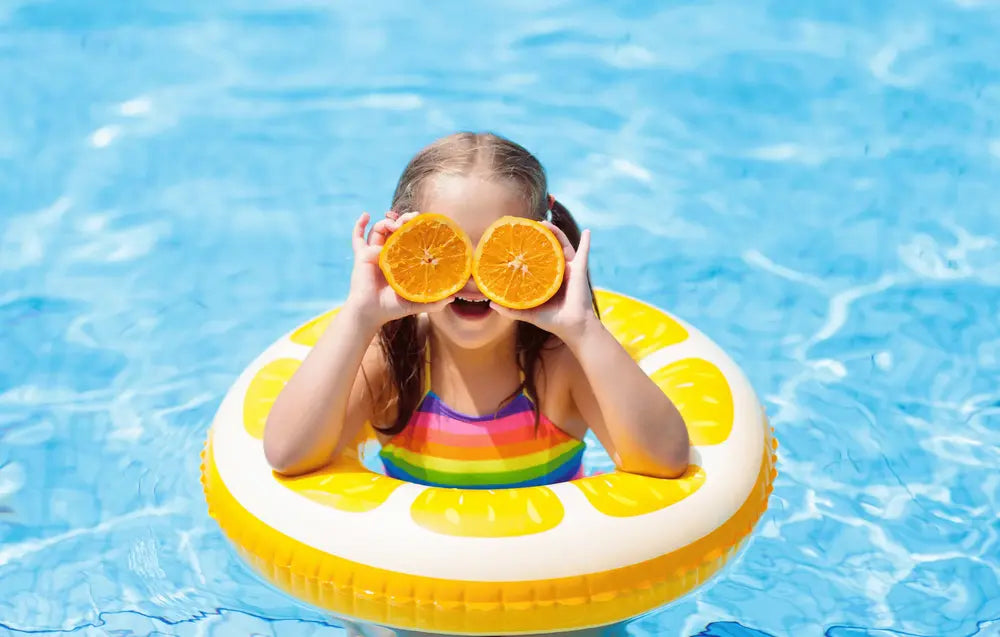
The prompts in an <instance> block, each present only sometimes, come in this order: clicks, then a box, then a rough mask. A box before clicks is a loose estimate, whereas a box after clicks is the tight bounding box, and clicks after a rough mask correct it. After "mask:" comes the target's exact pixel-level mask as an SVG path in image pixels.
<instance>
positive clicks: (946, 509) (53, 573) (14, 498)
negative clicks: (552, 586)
mask: <svg viewBox="0 0 1000 637" xmlns="http://www.w3.org/2000/svg"><path fill="white" fill-rule="evenodd" d="M428 6H430V5H428ZM998 33H1000V5H998V4H997V3H996V2H991V1H988V0H987V1H974V0H962V1H956V2H928V1H924V0H915V1H913V2H906V3H902V2H897V3H874V2H855V3H848V2H834V1H832V0H829V1H827V2H819V1H809V2H796V3H792V2H770V3H767V2H764V3H745V2H736V1H735V0H722V1H718V2H703V3H687V2H678V3H669V4H668V3H654V2H638V1H625V2H617V3H600V2H595V1H593V0H591V1H589V2H572V3H571V2H566V1H546V2H539V3H536V2H524V1H518V0H505V1H502V2H493V3H482V4H480V5H477V8H476V10H475V11H473V10H471V9H470V8H469V6H468V5H466V4H464V3H457V2H442V3H434V4H433V9H430V8H426V7H425V9H424V10H418V9H417V8H416V5H414V4H411V3H403V2H387V3H360V2H337V3H320V2H312V1H310V0H291V1H285V2H277V1H276V0H270V1H269V0H252V1H248V2H233V1H232V0H222V1H219V2H193V1H191V0H177V1H176V2H171V3H154V2H150V1H149V0H134V1H132V2H127V3H112V2H89V3H84V2H75V1H73V0H48V1H29V0H8V1H7V2H4V3H2V4H0V634H10V635H22V634H33V635H59V634H64V633H74V634H79V635H105V634H136V635H147V634H154V633H155V634H160V635H185V636H186V635H192V636H193V635H209V634H211V635H246V634H275V635H280V636H297V635H323V636H327V635H342V634H343V631H342V630H341V629H340V628H339V627H338V626H337V624H336V623H335V622H333V621H332V620H329V619H328V618H326V617H325V616H324V615H323V614H321V613H319V612H318V611H315V610H312V609H309V608H306V607H303V606H299V605H297V604H296V603H295V602H294V601H292V600H290V599H289V598H287V597H285V596H283V595H281V594H280V593H278V592H275V591H273V590H272V589H270V588H268V587H267V586H265V585H264V584H262V583H261V582H260V581H259V580H257V579H256V578H255V577H254V576H253V575H252V574H250V573H249V572H248V571H247V570H246V569H245V568H244V567H243V566H242V565H241V564H240V562H239V561H238V559H237V558H236V557H235V555H234V554H233V553H232V552H231V551H230V549H229V548H228V546H227V545H226V542H225V540H224V539H223V537H222V535H221V533H220V532H219V530H218V528H217V527H216V526H215V524H214V523H213V522H212V521H211V520H210V519H209V517H208V515H207V512H206V510H205V505H204V502H203V499H202V495H201V489H200V485H199V482H198V475H199V470H198V469H199V457H198V456H199V452H200V449H201V444H202V442H203V440H204V437H205V433H206V430H207V427H208V425H209V423H210V421H211V418H212V416H213V414H214V412H215V410H216V408H217V407H218V405H219V401H220V400H221V398H222V396H223V394H224V393H225V391H226V389H227V388H228V386H229V385H230V383H232V382H233V380H234V379H235V378H236V376H237V375H238V373H239V372H240V370H241V369H242V368H243V367H244V366H245V365H246V364H247V363H248V362H249V361H250V360H252V359H253V358H254V356H255V355H256V354H257V353H258V352H259V351H261V350H262V349H263V348H264V347H265V346H267V345H268V344H269V343H270V342H271V341H273V340H274V339H275V338H276V337H277V336H278V335H280V334H281V333H284V332H285V331H287V330H289V329H291V328H292V327H294V326H295V325H297V324H299V323H301V322H303V321H305V320H306V319H308V318H309V317H311V316H313V315H315V314H318V313H319V312H321V311H323V310H325V309H327V308H329V307H330V306H331V305H333V304H334V303H336V302H338V301H340V300H342V299H343V298H344V296H345V294H346V292H347V285H348V273H349V268H350V265H351V260H350V253H349V231H350V227H351V222H352V221H353V220H354V219H355V218H356V217H357V215H358V214H359V213H360V211H362V210H366V209H367V210H370V211H375V212H376V213H378V212H379V211H381V210H382V209H384V208H385V207H386V206H387V205H388V202H389V199H390V195H391V192H392V188H393V186H394V183H395V179H396V178H397V177H398V175H399V173H400V171H401V170H402V168H403V166H404V165H405V163H406V161H407V160H408V159H409V157H410V156H411V155H412V154H413V153H414V152H415V151H416V150H417V149H419V148H420V147H421V146H423V145H424V144H426V143H427V142H429V141H431V140H432V139H434V138H436V137H438V136H441V135H444V134H447V133H449V132H452V131H454V130H457V129H473V130H482V129H489V130H495V131H497V132H499V133H502V134H504V135H507V136H509V137H511V138H513V139H515V140H516V141H518V142H520V143H522V144H524V145H526V146H527V147H528V148H529V149H532V150H533V151H535V152H536V153H537V154H538V156H539V157H540V158H541V160H542V161H543V163H544V164H545V165H546V167H547V169H548V171H549V175H550V179H551V182H552V184H551V187H552V191H553V192H554V193H555V194H556V196H557V197H558V198H559V199H560V200H561V201H563V202H564V203H565V204H566V205H567V206H568V207H569V208H570V210H572V211H573V213H574V214H576V215H577V217H578V219H579V220H580V221H581V223H582V224H583V225H585V226H587V227H590V228H592V229H593V232H594V235H593V236H594V239H593V241H594V248H593V255H592V258H591V267H592V274H593V278H594V281H595V283H596V284H597V285H599V286H602V287H607V288H612V289H615V290H618V291H621V292H623V293H627V294H631V295H633V296H637V297H640V298H643V299H646V300H648V301H650V302H652V303H654V304H656V305H659V306H662V307H665V308H668V309H670V310H671V311H673V312H674V313H676V314H677V315H679V316H680V317H682V318H684V319H686V320H688V321H690V322H691V323H693V324H695V325H697V326H698V327H699V328H701V329H702V330H703V331H704V332H705V333H706V334H708V335H709V336H710V337H712V338H713V339H715V340H716V341H717V342H718V343H719V344H720V345H722V346H723V347H724V348H725V349H726V350H727V351H728V352H729V353H730V354H731V355H732V357H733V358H734V359H735V360H736V361H737V362H738V363H739V364H740V365H741V366H742V367H743V368H744V369H745V371H746V373H747V375H748V376H749V378H750V379H751V381H752V383H753V384H754V386H755V387H756V389H757V390H758V392H759V394H760V396H761V397H762V399H763V400H764V402H765V405H766V407H767V410H768V413H769V415H770V416H771V420H772V423H773V424H774V425H775V427H776V429H777V434H778V437H779V438H780V440H781V443H782V446H781V450H780V451H781V455H780V460H779V470H780V474H779V477H778V480H777V483H776V487H775V491H774V495H773V497H772V500H771V509H770V511H769V512H768V513H767V515H766V516H765V518H764V519H763V520H762V522H761V524H760V525H759V527H758V530H757V533H756V534H755V536H754V539H753V540H752V542H751V543H750V545H749V547H748V550H747V551H746V553H745V554H744V556H743V558H742V559H741V560H740V561H739V562H738V563H737V564H735V565H734V566H732V567H731V568H729V569H727V570H726V571H724V572H723V573H722V574H721V575H720V576H719V577H718V578H716V579H714V580H712V582H711V583H710V584H709V585H707V586H705V587H703V588H702V589H700V590H698V591H697V592H695V593H694V594H692V595H689V596H687V597H685V598H683V599H682V600H679V601H678V602H676V603H674V604H672V605H670V606H669V607H667V608H666V609H663V610H661V611H659V612H656V613H654V614H651V615H649V616H647V617H643V618H641V619H639V620H637V621H636V622H634V623H633V624H632V625H631V626H630V627H629V628H628V630H629V633H630V634H632V635H683V636H691V635H699V636H703V637H712V636H715V637H722V636H725V637H747V636H754V637H757V636H762V635H795V636H800V635H824V634H825V635H829V636H830V637H858V636H861V635H873V636H880V637H881V636H889V635H925V636H935V637H936V636H942V635H1000V583H998V577H1000V566H998V561H1000V558H998V556H1000V541H998V536H1000V518H998V513H997V511H998V507H1000V473H998V471H997V467H998V466H1000V389H998V385H997V379H998V378H1000V245H998V241H1000V238H998V234H997V228H998V227H1000V226H998V220H1000V120H998V119H997V113H998V112H1000V44H998V42H1000V40H998V38H997V34H998ZM580 559H586V556H581V558H580Z"/></svg>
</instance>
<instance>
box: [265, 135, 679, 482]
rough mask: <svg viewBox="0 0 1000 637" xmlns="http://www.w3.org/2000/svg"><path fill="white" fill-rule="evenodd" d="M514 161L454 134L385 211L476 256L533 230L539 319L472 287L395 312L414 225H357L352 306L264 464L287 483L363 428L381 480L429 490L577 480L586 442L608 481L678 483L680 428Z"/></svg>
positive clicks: (288, 399)
mask: <svg viewBox="0 0 1000 637" xmlns="http://www.w3.org/2000/svg"><path fill="white" fill-rule="evenodd" d="M547 193H548V190H547V186H546V178H545V172H544V170H543V168H542V166H541V164H539V162H538V160H537V159H536V158H535V157H534V156H533V155H531V154H530V153H529V152H528V151H527V150H525V149H524V148H522V147H521V146H519V145H517V144H515V143H513V142H511V141H509V140H506V139H503V138H501V137H498V136H495V135H491V134H473V133H459V134H455V135H451V136H448V137H445V138H443V139H441V140H438V141H437V142H435V143H433V144H431V145H430V146H428V147H427V148H425V149H424V150H422V151H420V152H419V153H418V154H417V155H416V156H415V157H414V158H413V159H412V160H411V161H410V163H409V165H408V166H407V167H406V169H405V170H404V171H403V174H402V176H401V177H400V179H399V183H398V185H397V186H396V192H395V194H394V196H393V200H392V210H394V211H404V210H417V211H433V212H437V213H441V214H444V215H446V216H448V217H450V218H451V219H453V220H454V221H455V222H456V223H458V224H459V225H460V226H461V227H462V229H463V230H464V231H465V232H466V233H468V235H469V238H470V239H471V240H472V242H473V245H475V244H476V243H477V242H478V241H479V239H480V237H481V236H482V234H483V231H484V230H485V229H486V228H487V227H488V226H489V225H490V224H492V223H493V222H494V221H496V220H497V219H499V218H500V217H502V216H504V215H515V216H520V217H527V218H531V219H537V220H543V223H545V225H546V226H547V227H548V228H549V229H550V230H552V232H553V233H555V235H556V237H558V238H559V240H560V242H561V243H562V246H563V249H564V251H565V255H566V274H565V278H564V283H563V286H562V289H561V290H560V292H559V293H558V294H557V295H556V296H555V297H554V298H552V299H551V300H550V301H548V302H547V303H546V304H544V305H542V306H541V307H538V308H535V309H532V310H520V311H519V310H510V309H507V308H504V307H501V306H499V305H496V304H494V303H492V302H490V301H489V300H487V299H486V298H485V296H484V295H483V294H482V292H480V291H479V289H478V288H477V287H476V283H475V281H474V280H472V279H471V278H470V279H469V281H468V282H467V283H466V285H465V288H463V289H462V290H461V291H460V292H458V293H457V294H455V295H453V296H452V297H450V298H448V299H445V300H443V301H440V302H438V303H431V304H418V303H411V302H409V301H406V300H404V299H402V298H400V297H399V296H397V295H396V293H395V292H394V291H393V290H392V288H390V287H389V286H388V284H387V283H386V281H385V279H384V277H383V275H382V272H381V270H380V269H379V266H378V256H379V251H380V250H381V248H382V245H383V244H384V243H385V241H386V238H387V237H388V236H390V235H391V234H392V233H393V232H394V231H396V230H397V229H398V228H399V227H400V225H402V224H403V223H405V222H406V221H407V220H408V219H410V218H412V216H413V215H415V214H419V213H417V212H409V213H406V214H403V215H397V214H395V213H389V214H388V215H387V218H386V219H383V220H380V221H378V222H377V223H375V224H374V226H373V227H372V229H371V232H369V233H368V235H367V238H366V237H365V231H366V229H367V227H368V223H369V216H368V214H367V213H366V214H363V215H361V217H360V218H359V219H358V221H357V223H356V224H355V226H354V232H353V237H352V239H353V247H354V270H353V272H352V274H351V288H350V293H349V294H348V297H347V301H346V302H345V303H344V305H343V307H342V308H341V310H340V312H339V313H338V314H337V315H336V317H335V318H334V319H333V320H332V321H331V323H330V326H329V327H328V328H327V330H326V332H325V333H324V334H323V336H322V337H321V338H320V340H319V342H318V343H317V345H316V346H315V347H314V348H313V350H312V352H310V354H309V355H308V357H307V358H306V359H305V361H304V362H303V364H302V366H301V367H300V368H299V370H298V371H297V372H296V373H295V375H294V376H293V377H292V379H291V380H290V381H289V383H288V385H287V386H286V387H285V389H284V391H282V393H281V395H280V396H279V397H278V399H277V401H276V402H275V404H274V407H273V408H272V410H271V413H270V416H269V417H268V420H267V426H266V428H265V431H264V450H265V453H266V455H267V459H268V461H269V462H270V463H271V465H272V467H273V468H274V469H275V470H276V471H278V472H280V473H283V474H299V473H304V472H308V471H311V470H313V469H316V468H318V467H321V466H323V465H324V464H326V463H328V462H330V460H331V459H333V458H334V457H336V456H337V454H338V453H340V451H341V450H342V449H343V448H344V446H345V445H347V444H349V443H350V442H352V441H354V440H355V439H356V438H357V436H358V434H359V433H360V431H361V428H362V426H364V424H365V423H366V422H370V423H371V424H372V426H373V427H374V428H375V431H376V432H377V434H378V437H379V440H380V441H381V443H382V452H381V455H382V459H383V461H384V464H385V468H386V473H388V474H389V475H390V476H394V477H398V478H401V479H403V480H409V481H412V482H419V483H423V484H434V485H440V486H460V487H480V488H502V487H514V486H525V485H537V484H550V483H553V482H559V481H564V480H569V479H572V478H574V477H577V476H579V475H580V472H581V462H582V456H583V442H582V440H583V437H584V435H585V434H586V433H587V430H588V429H592V430H593V431H594V433H595V434H596V436H597V438H598V439H599V440H600V441H601V444H603V445H604V448H605V449H606V450H607V451H608V453H609V454H610V456H611V458H612V459H613V460H614V462H615V464H616V465H617V466H618V468H619V469H621V470H623V471H628V472H632V473H640V474H645V475H650V476H657V477H663V478H670V477H676V476H679V475H680V474H682V473H683V472H684V470H685V469H686V468H687V464H688V456H689V443H688V434H687V430H686V428H685V426H684V422H683V420H682V419H681V416H680V414H679V413H678V411H677V409H676V408H675V407H674V405H673V403H671V402H670V399H668V398H667V397H666V396H665V395H664V394H663V392H662V391H660V389H659V388H658V387H657V386H656V385H654V384H653V382H652V381H651V380H650V379H649V377H647V376H646V374H645V373H643V372H642V370H641V369H640V368H639V366H638V365H637V364H636V363H635V362H634V361H632V359H631V358H629V356H628V354H627V353H626V352H625V350H624V349H623V348H622V347H621V346H620V345H619V344H618V342H617V341H616V340H615V339H614V337H612V335H611V334H610V333H609V332H608V331H607V330H606V329H605V328H604V326H603V325H602V324H601V322H600V320H599V318H598V315H597V313H596V306H595V304H594V297H593V291H592V289H591V287H590V282H589V277H588V273H587V257H588V253H589V248H590V233H589V231H584V232H583V233H582V235H581V233H580V230H579V228H578V227H577V224H576V222H575V221H574V220H573V217H572V216H570V214H569V211H568V210H566V208H564V207H563V206H562V205H560V204H559V203H558V202H557V201H556V200H555V199H554V198H553V197H551V196H550V195H548V194H547Z"/></svg>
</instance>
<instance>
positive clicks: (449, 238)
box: [378, 212, 472, 303]
mask: <svg viewBox="0 0 1000 637" xmlns="http://www.w3.org/2000/svg"><path fill="white" fill-rule="evenodd" d="M378 265H379V267H380V268H382V272H383V274H385V280H386V281H387V282H388V283H389V285H390V286H391V287H392V289H393V290H395V291H396V294H398V295H399V296H401V297H403V298H404V299H406V300H408V301H415V302H417V303H433V302H435V301H440V300H441V299H444V298H447V297H449V296H451V295H452V294H454V293H455V292H458V291H459V290H461V289H462V287H463V286H464V285H465V283H466V282H467V281H468V280H469V275H470V274H471V273H472V242H471V241H469V237H468V235H466V234H465V232H464V231H463V230H462V229H461V228H460V227H459V226H458V224H456V223H455V222H454V221H452V220H451V219H449V218H448V217H445V216H444V215H439V214H435V213H430V212H428V213H424V214H419V215H417V216H416V217H414V218H413V219H410V220H409V221H407V222H406V223H404V224H403V225H402V226H401V227H400V228H399V230H396V231H395V232H393V233H392V234H391V235H389V238H388V239H387V240H386V242H385V245H384V246H382V252H381V253H380V254H379V257H378Z"/></svg>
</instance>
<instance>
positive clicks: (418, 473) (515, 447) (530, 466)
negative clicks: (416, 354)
mask: <svg viewBox="0 0 1000 637" xmlns="http://www.w3.org/2000/svg"><path fill="white" fill-rule="evenodd" d="M430 371H431V370H430V346H429V345H426V346H425V347H424V397H423V399H422V400H421V401H420V404H419V406H418V407H417V410H416V411H415V412H414V413H413V415H412V416H411V417H410V421H409V422H408V423H407V425H406V428H405V429H403V431H401V432H400V433H398V434H396V435H395V436H393V438H392V439H391V440H390V441H389V442H387V443H386V444H385V446H383V447H382V450H381V451H380V452H379V456H380V458H381V460H382V463H383V464H384V465H385V473H386V475H388V476H391V477H393V478H398V479H400V480H406V481H408V482H415V483H417V484H425V485H430V486H440V487H462V488H468V489H503V488H511V487H527V486H536V485H544V484H553V483H556V482H565V481H566V480H572V479H574V478H578V477H580V476H581V475H582V474H583V450H584V447H585V445H584V443H583V442H581V441H579V440H577V439H576V438H573V437H572V436H570V435H569V434H567V433H565V432H564V431H562V430H561V429H559V428H558V427H556V426H555V425H554V424H552V421H550V420H549V419H548V418H546V417H545V416H541V418H540V421H539V423H538V426H537V427H536V426H535V415H534V411H533V403H532V402H531V399H530V398H528V396H527V395H525V393H524V392H521V393H519V394H518V395H517V397H516V398H514V399H513V400H512V401H511V402H509V403H508V404H507V405H505V406H504V407H503V408H502V409H500V410H499V411H498V412H496V413H494V414H489V415H486V416H468V415H466V414H462V413H459V412H457V411H455V410H454V409H452V408H450V407H449V406H448V405H446V404H445V403H444V401H442V400H441V399H440V398H439V397H438V396H437V394H435V393H434V392H433V391H432V390H431V387H430V384H431V373H430Z"/></svg>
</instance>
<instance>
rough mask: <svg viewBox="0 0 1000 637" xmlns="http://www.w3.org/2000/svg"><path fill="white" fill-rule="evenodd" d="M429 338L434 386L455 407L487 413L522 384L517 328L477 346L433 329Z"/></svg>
mask: <svg viewBox="0 0 1000 637" xmlns="http://www.w3.org/2000/svg"><path fill="white" fill-rule="evenodd" d="M428 338H429V339H430V346H431V357H432V360H431V373H432V374H433V379H432V386H433V387H434V389H435V391H437V392H438V393H439V395H441V396H442V398H445V399H449V400H451V401H454V402H453V404H452V406H453V407H455V408H456V409H460V410H462V409H464V410H467V411H469V412H471V411H475V412H477V413H488V412H489V411H491V410H493V409H495V408H496V406H497V405H498V404H499V403H500V402H501V401H503V399H504V398H506V397H507V396H509V395H510V394H511V392H513V391H515V390H516V389H517V386H518V384H520V377H519V375H518V371H517V360H516V358H515V356H516V345H517V334H516V332H515V331H513V330H511V332H510V334H505V335H504V336H503V337H501V338H499V339H497V340H496V341H494V342H492V343H489V344H487V345H485V346H483V347H478V348H476V349H465V348H462V347H459V346H457V345H455V344H454V343H451V342H449V341H448V340H447V339H445V338H442V337H441V336H439V335H438V334H436V333H435V330H433V329H431V330H430V333H429V334H428Z"/></svg>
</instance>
